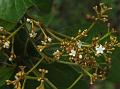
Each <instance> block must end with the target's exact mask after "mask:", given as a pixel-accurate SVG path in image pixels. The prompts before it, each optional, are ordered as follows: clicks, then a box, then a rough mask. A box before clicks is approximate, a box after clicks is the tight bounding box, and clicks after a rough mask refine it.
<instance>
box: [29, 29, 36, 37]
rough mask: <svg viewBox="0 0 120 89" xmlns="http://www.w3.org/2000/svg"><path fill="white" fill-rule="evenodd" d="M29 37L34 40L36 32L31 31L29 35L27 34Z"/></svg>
mask: <svg viewBox="0 0 120 89" xmlns="http://www.w3.org/2000/svg"><path fill="white" fill-rule="evenodd" d="M29 35H30V37H31V38H35V37H36V35H37V33H36V32H34V31H32V32H31V33H29Z"/></svg>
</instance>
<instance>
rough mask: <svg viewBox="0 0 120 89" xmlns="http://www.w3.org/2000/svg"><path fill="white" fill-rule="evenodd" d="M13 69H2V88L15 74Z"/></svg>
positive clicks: (0, 84)
mask: <svg viewBox="0 0 120 89" xmlns="http://www.w3.org/2000/svg"><path fill="white" fill-rule="evenodd" d="M13 72H14V71H13V69H12V68H9V67H1V68H0V87H1V86H3V85H4V84H5V80H8V79H9V78H10V77H11V75H12V74H13Z"/></svg>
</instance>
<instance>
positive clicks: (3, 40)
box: [0, 27, 10, 49]
mask: <svg viewBox="0 0 120 89" xmlns="http://www.w3.org/2000/svg"><path fill="white" fill-rule="evenodd" d="M0 32H1V34H0V49H2V48H6V49H8V48H9V47H10V41H9V40H7V35H6V34H5V32H6V31H5V29H4V28H3V27H0Z"/></svg>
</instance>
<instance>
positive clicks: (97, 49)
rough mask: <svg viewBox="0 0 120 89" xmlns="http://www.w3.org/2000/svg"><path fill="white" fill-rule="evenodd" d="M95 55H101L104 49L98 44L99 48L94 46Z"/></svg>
mask: <svg viewBox="0 0 120 89" xmlns="http://www.w3.org/2000/svg"><path fill="white" fill-rule="evenodd" d="M95 49H96V54H100V53H101V54H103V51H104V50H105V48H104V47H103V46H102V45H101V44H100V45H99V46H96V48H95Z"/></svg>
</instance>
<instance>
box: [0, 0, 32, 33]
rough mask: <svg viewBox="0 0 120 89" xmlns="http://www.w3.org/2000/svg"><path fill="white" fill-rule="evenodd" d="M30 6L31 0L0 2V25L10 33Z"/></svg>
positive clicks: (4, 0)
mask: <svg viewBox="0 0 120 89" xmlns="http://www.w3.org/2000/svg"><path fill="white" fill-rule="evenodd" d="M31 5H32V2H31V0H0V25H1V26H3V27H5V28H6V29H7V30H8V31H10V30H11V29H12V28H13V27H14V26H15V25H16V23H17V22H18V21H19V20H20V19H21V17H22V16H23V15H24V14H25V12H26V10H27V9H28V8H29V7H30V6H31Z"/></svg>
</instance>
